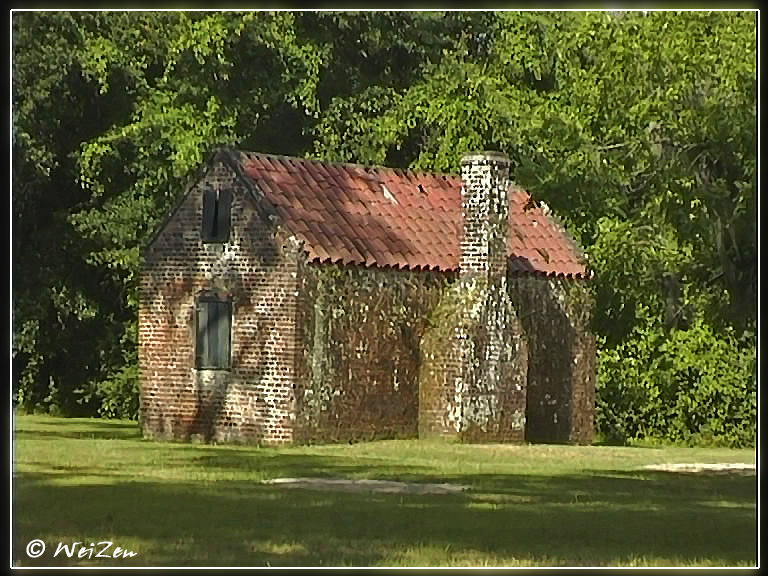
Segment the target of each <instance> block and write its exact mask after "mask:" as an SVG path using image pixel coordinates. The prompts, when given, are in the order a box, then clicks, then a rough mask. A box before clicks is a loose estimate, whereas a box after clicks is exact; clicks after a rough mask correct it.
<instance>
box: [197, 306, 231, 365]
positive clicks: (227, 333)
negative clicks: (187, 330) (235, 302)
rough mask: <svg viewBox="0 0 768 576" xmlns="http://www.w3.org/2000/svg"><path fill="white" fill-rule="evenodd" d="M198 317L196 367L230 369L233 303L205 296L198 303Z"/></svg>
mask: <svg viewBox="0 0 768 576" xmlns="http://www.w3.org/2000/svg"><path fill="white" fill-rule="evenodd" d="M196 317H197V345H196V347H195V365H196V367H197V368H198V369H210V370H226V369H228V368H229V367H230V349H231V331H232V302H231V301H229V300H223V299H220V298H217V297H214V296H203V297H201V298H200V300H199V301H198V304H197V314H196Z"/></svg>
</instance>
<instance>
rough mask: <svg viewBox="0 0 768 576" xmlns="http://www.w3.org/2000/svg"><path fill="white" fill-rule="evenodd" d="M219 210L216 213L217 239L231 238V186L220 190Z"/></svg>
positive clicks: (220, 240) (226, 239)
mask: <svg viewBox="0 0 768 576" xmlns="http://www.w3.org/2000/svg"><path fill="white" fill-rule="evenodd" d="M218 204H219V205H218V210H217V214H216V240H218V241H219V242H226V241H228V240H229V228H230V221H231V215H232V191H231V190H230V189H229V188H225V189H224V190H219V198H218Z"/></svg>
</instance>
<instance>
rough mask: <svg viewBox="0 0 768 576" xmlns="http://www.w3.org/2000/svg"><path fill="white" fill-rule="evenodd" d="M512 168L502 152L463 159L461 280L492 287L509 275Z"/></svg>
mask: <svg viewBox="0 0 768 576" xmlns="http://www.w3.org/2000/svg"><path fill="white" fill-rule="evenodd" d="M509 164H510V162H509V158H508V157H507V155H506V154H503V153H502V152H477V153H469V154H465V155H464V156H463V157H462V159H461V178H462V180H463V181H464V185H463V186H462V189H461V211H462V216H463V234H462V237H461V261H460V266H461V276H463V277H470V276H474V277H477V276H480V277H485V279H487V281H488V284H489V285H490V284H493V283H495V280H497V279H499V278H501V277H503V276H504V275H505V274H506V238H507V227H508V221H509V203H508V202H509V201H508V198H507V192H508V190H509V183H510V182H509Z"/></svg>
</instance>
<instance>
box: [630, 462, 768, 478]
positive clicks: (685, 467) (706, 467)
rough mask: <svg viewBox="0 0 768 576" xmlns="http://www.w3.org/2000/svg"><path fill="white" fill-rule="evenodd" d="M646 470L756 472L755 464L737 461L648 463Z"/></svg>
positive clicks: (725, 472)
mask: <svg viewBox="0 0 768 576" xmlns="http://www.w3.org/2000/svg"><path fill="white" fill-rule="evenodd" d="M643 468H645V469H646V470H662V471H664V472H683V473H689V474H691V473H693V474H695V473H702V472H706V473H710V474H712V473H715V474H747V475H752V474H755V473H756V468H755V465H754V464H746V463H743V462H736V463H731V462H729V463H720V464H705V463H686V464H672V463H668V464H648V465H647V466H643Z"/></svg>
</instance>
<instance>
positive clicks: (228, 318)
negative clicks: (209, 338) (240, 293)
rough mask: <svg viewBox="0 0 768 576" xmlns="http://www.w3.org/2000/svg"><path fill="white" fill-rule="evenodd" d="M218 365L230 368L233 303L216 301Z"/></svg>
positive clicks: (218, 366)
mask: <svg viewBox="0 0 768 576" xmlns="http://www.w3.org/2000/svg"><path fill="white" fill-rule="evenodd" d="M216 330H217V334H216V367H217V368H229V363H230V362H229V359H230V335H231V332H232V304H231V303H230V302H217V303H216Z"/></svg>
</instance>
